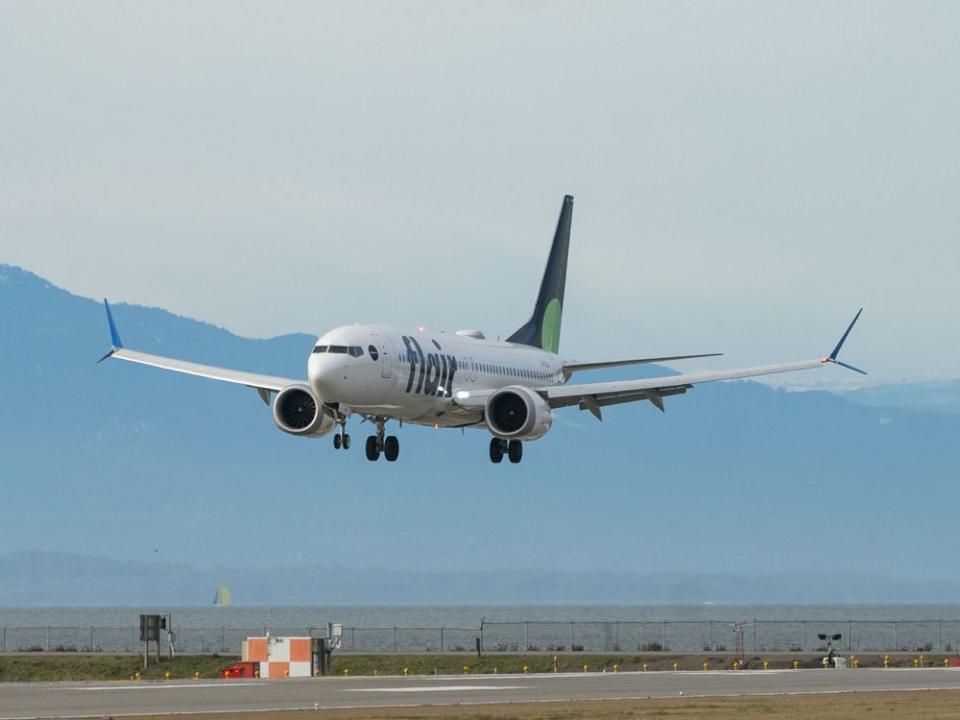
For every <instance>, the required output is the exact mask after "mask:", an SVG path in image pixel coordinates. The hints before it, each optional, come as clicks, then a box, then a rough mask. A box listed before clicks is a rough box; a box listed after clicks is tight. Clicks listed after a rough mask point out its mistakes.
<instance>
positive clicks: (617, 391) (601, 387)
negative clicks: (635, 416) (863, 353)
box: [537, 359, 829, 414]
mask: <svg viewBox="0 0 960 720" xmlns="http://www.w3.org/2000/svg"><path fill="white" fill-rule="evenodd" d="M827 362H829V360H824V359H819V360H801V361H799V362H791V363H781V364H779V365H759V366H757V367H750V368H740V369H737V370H719V371H712V372H697V373H688V374H686V375H670V376H667V377H659V378H645V379H642V380H615V381H612V382H600V383H584V384H581V385H555V386H553V387H546V388H537V391H538V392H539V393H540V394H541V395H542V396H543V397H544V398H545V399H546V400H547V402H548V403H550V407H553V408H559V407H566V406H568V405H579V406H580V407H581V409H586V410H590V409H591V406H593V405H595V406H600V407H603V406H605V405H617V404H620V403H627V402H635V401H637V400H650V401H651V402H652V403H653V404H654V405H656V406H657V407H658V408H660V409H661V410H662V409H663V408H662V407H661V405H662V398H663V397H666V396H668V395H679V394H681V393H685V392H686V391H687V390H689V389H691V388H693V386H694V385H698V384H700V383H707V382H719V381H721V380H740V379H743V378H750V377H758V376H761V375H776V374H778V373H785V372H795V371H797V370H810V369H813V368H818V367H823V365H824V364H825V363H827ZM594 414H596V413H594Z"/></svg>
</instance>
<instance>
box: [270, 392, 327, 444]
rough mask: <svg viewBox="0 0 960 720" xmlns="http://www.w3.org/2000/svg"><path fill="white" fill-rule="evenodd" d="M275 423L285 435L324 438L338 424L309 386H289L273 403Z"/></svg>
mask: <svg viewBox="0 0 960 720" xmlns="http://www.w3.org/2000/svg"><path fill="white" fill-rule="evenodd" d="M273 421H274V422H275V423H276V424H277V427H278V428H280V429H281V430H283V431H284V432H285V433H290V434H291V435H300V436H301V437H322V436H324V435H326V434H327V433H328V432H330V431H331V430H333V428H334V426H335V425H336V422H335V421H334V419H333V416H332V415H331V414H330V413H329V412H328V411H327V410H326V409H325V408H324V407H323V405H322V404H321V403H320V401H319V400H317V396H316V395H314V394H313V390H311V389H310V386H309V385H287V387H285V388H284V389H283V390H281V391H280V392H279V393H277V398H276V400H274V401H273Z"/></svg>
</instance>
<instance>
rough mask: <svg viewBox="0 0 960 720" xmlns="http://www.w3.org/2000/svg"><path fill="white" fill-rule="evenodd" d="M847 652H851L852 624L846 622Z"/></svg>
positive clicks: (849, 621)
mask: <svg viewBox="0 0 960 720" xmlns="http://www.w3.org/2000/svg"><path fill="white" fill-rule="evenodd" d="M847 652H853V622H852V621H851V620H847Z"/></svg>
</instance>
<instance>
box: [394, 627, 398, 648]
mask: <svg viewBox="0 0 960 720" xmlns="http://www.w3.org/2000/svg"><path fill="white" fill-rule="evenodd" d="M393 651H394V652H397V628H396V627H394V628H393Z"/></svg>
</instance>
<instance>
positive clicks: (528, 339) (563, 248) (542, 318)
mask: <svg viewBox="0 0 960 720" xmlns="http://www.w3.org/2000/svg"><path fill="white" fill-rule="evenodd" d="M572 217H573V196H572V195H567V196H565V197H564V198H563V207H561V208H560V219H559V220H558V221H557V230H556V232H555V233H554V235H553V245H552V247H551V248H550V257H549V258H548V259H547V269H546V270H545V271H544V273H543V280H542V281H541V283H540V294H539V295H537V304H536V305H535V306H534V308H533V315H532V316H531V317H530V319H529V320H528V321H527V322H526V324H525V325H524V326H523V327H521V328H520V329H519V330H517V331H516V332H515V333H514V334H513V335H511V336H510V337H508V338H507V341H508V342H513V343H521V344H523V345H532V346H533V347H537V348H540V349H542V350H547V351H549V352H552V353H555V352H558V351H559V350H560V318H561V316H562V315H563V288H564V285H566V282H567V252H568V250H569V249H570V221H571V219H572Z"/></svg>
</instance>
